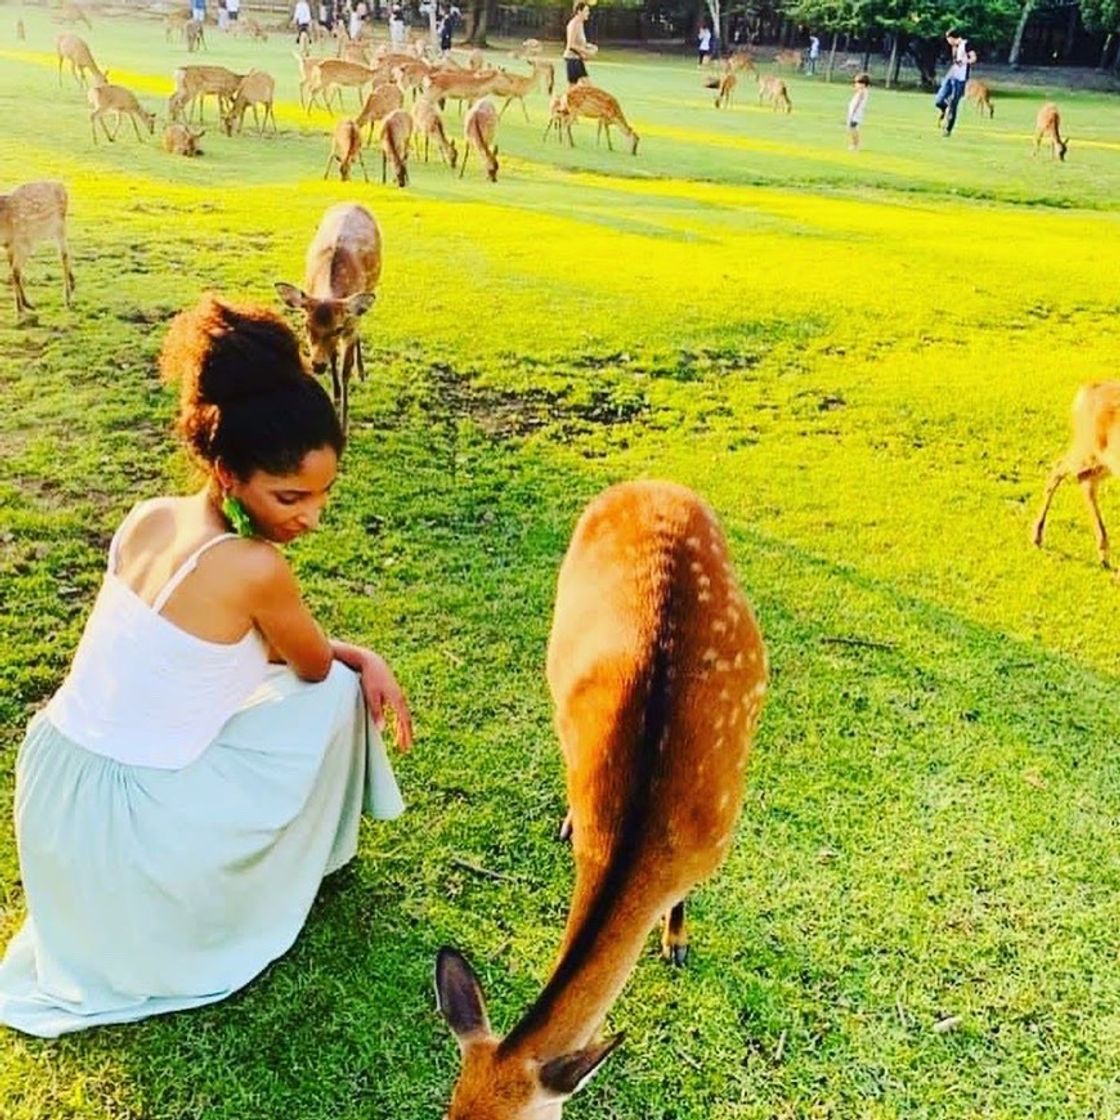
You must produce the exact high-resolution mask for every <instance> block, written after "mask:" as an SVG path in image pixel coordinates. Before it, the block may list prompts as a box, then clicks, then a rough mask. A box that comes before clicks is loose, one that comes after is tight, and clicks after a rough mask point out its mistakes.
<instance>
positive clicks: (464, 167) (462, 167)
mask: <svg viewBox="0 0 1120 1120" xmlns="http://www.w3.org/2000/svg"><path fill="white" fill-rule="evenodd" d="M470 154H471V142H470V141H469V140H468V141H467V143H466V146H465V147H464V148H463V162H462V163H461V164H459V178H460V179H461V178H462V177H463V172H464V171H466V170H467V160H468V159H469V158H470Z"/></svg>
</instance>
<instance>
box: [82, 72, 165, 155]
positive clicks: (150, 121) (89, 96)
mask: <svg viewBox="0 0 1120 1120" xmlns="http://www.w3.org/2000/svg"><path fill="white" fill-rule="evenodd" d="M86 100H87V101H88V102H89V127H90V131H91V132H92V133H93V142H94V143H95V144H96V143H97V124H98V122H99V121H100V122H101V131H102V132H104V133H105V139H106V140H108V141H109V142H110V143H112V142H113V141H114V140H116V138H117V133H118V132H120V130H121V118H122V117H128V119H129V120H130V121H132V130H133V132H135V133H136V139H137V140H141V141H142V140H143V139H144V137H143V136H142V135H141V134H140V126H139V125H138V124H137V123H136V121H137V118H139V119H140V120H141V121H143V122H144V124H145V125H146V126H147V129H148V135H149V136H152V135H154V134H155V131H156V115H155V113H149V112H148V110H147V109H145V108H144V107H143V106H142V105H141V104H140V102H139V101H137V100H136V94H134V93H133V92H132V90H130V89H125V88H124V86H114V85H109V84H108V83H104V82H103V83H99V84H97V85H94V86H91V87H90V88H89V89H88V90H87V91H86ZM106 113H113V114H114V115H115V127H114V128H113V131H112V133H111V134H110V132H109V126H108V125H107V124H106V123H105V114H106Z"/></svg>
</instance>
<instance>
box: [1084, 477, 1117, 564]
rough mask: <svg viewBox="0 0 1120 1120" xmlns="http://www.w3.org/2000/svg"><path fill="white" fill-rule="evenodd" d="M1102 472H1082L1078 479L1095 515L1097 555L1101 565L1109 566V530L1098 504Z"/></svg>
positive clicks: (1091, 511) (1093, 515) (1090, 510)
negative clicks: (1106, 527) (1105, 525)
mask: <svg viewBox="0 0 1120 1120" xmlns="http://www.w3.org/2000/svg"><path fill="white" fill-rule="evenodd" d="M1101 474H1102V472H1101V471H1099V470H1095V471H1093V472H1092V473H1091V474H1088V473H1087V474H1082V475H1080V476H1079V477H1078V479H1077V481H1078V482H1080V483H1081V492H1082V493H1083V494H1084V495H1085V501H1086V502H1087V503H1088V505H1089V512H1090V513H1091V514H1092V517H1093V526H1094V528H1095V530H1096V533H1097V555H1098V556H1099V557H1100V558H1101V567H1102V568H1108V567H1109V566H1110V565H1109V562H1108V531H1107V530H1106V529H1105V527H1104V519H1103V518H1102V517H1101V507H1100V506H1099V505H1098V504H1097V487H1098V486H1099V485H1100V482H1101Z"/></svg>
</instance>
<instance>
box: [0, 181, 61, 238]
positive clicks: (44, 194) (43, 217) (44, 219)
mask: <svg viewBox="0 0 1120 1120" xmlns="http://www.w3.org/2000/svg"><path fill="white" fill-rule="evenodd" d="M67 204H68V197H67V194H66V188H65V187H64V186H63V185H62V184H61V183H59V182H57V181H55V180H42V181H40V182H35V183H24V184H23V185H22V186H19V187H16V188H15V189H14V190H13V191H12V192H11V193H10V194H5V195H0V245H6V246H11V247H12V248H13V249H15V250H17V252H19V251H22V249H23V248H25V247H30V246H31V245H34V244H35V243H36V242H38V241H47V240H54V239H56V238H58V237H59V236H60V235H62V234H63V233H64V232H65V228H66V209H67Z"/></svg>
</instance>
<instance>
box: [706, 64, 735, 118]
mask: <svg viewBox="0 0 1120 1120" xmlns="http://www.w3.org/2000/svg"><path fill="white" fill-rule="evenodd" d="M738 84H739V79H738V78H737V77H736V76H735V72H734V71H733V70H732V69H731V66H730V65H727V66H725V67H724V70H723V73H722V74H721V75H720V76H719V77H718V78H709V79H708V81H706V82H705V83H704V86H705V88H706V89H714V90H716V91H717V92H716V100H715V106H716V108H717V109H722V108H723V107H725V106H726V107H727V108H728V109H730V108H731V103H732V101H734V100H735V87H736V86H737V85H738Z"/></svg>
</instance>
